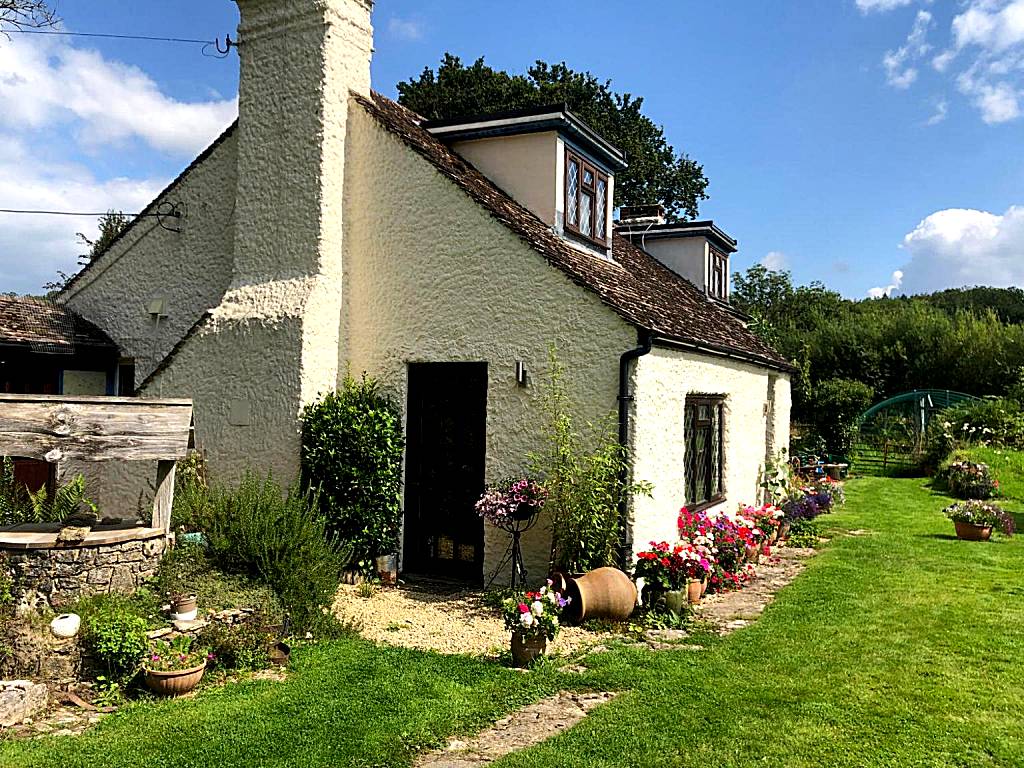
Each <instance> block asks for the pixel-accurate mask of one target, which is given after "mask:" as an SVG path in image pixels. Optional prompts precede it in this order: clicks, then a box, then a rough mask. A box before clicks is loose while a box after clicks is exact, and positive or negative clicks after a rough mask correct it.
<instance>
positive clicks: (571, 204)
mask: <svg viewBox="0 0 1024 768" xmlns="http://www.w3.org/2000/svg"><path fill="white" fill-rule="evenodd" d="M579 194H580V164H579V161H578V160H576V159H575V158H569V163H568V164H567V165H566V171H565V220H566V222H567V223H568V224H569V225H570V226H572V227H576V226H577V220H578V217H577V215H576V212H577V210H578V209H579Z"/></svg>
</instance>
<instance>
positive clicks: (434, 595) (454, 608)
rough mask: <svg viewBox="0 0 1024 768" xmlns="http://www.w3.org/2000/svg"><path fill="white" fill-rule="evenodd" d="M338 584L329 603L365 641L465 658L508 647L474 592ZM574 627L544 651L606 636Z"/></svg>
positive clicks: (497, 621)
mask: <svg viewBox="0 0 1024 768" xmlns="http://www.w3.org/2000/svg"><path fill="white" fill-rule="evenodd" d="M358 590H359V588H358V587H353V586H348V585H344V586H342V587H341V590H340V591H339V592H338V597H337V599H336V601H335V603H334V610H335V613H336V614H337V615H338V616H339V618H341V619H342V620H343V621H344V620H347V621H351V622H353V623H354V624H355V625H356V626H357V627H358V629H359V633H360V634H361V635H362V636H363V637H365V638H368V639H370V640H373V641H375V642H379V643H387V644H388V645H400V646H403V647H405V648H417V649H419V650H423V651H437V652H439V653H451V654H457V653H462V654H467V655H470V656H492V657H493V656H498V655H499V654H500V653H502V652H504V651H507V650H508V648H509V633H508V630H507V629H505V625H504V624H503V623H502V620H501V617H500V616H499V615H498V613H497V611H495V610H493V609H491V608H488V607H487V606H486V605H484V603H483V593H482V592H480V591H479V590H458V589H451V588H448V589H447V590H444V589H442V590H440V591H438V586H437V585H427V586H423V587H419V586H414V585H403V586H399V587H396V588H386V587H380V588H378V589H376V590H375V591H374V594H373V596H372V597H360V596H359V591H358ZM607 637H608V636H607V635H601V634H598V633H595V632H588V631H586V630H583V629H580V628H579V627H563V628H562V631H561V632H559V633H558V636H557V637H556V638H555V640H554V642H552V643H550V644H549V645H548V653H550V654H562V655H573V654H576V653H577V652H580V651H583V650H585V649H586V648H587V647H589V646H592V645H596V644H598V643H600V642H602V641H603V640H605V639H607Z"/></svg>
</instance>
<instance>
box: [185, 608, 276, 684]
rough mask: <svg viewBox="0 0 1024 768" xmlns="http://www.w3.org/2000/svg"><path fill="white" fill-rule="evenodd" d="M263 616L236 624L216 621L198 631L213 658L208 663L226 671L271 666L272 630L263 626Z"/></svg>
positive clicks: (256, 616) (201, 641)
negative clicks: (231, 624)
mask: <svg viewBox="0 0 1024 768" xmlns="http://www.w3.org/2000/svg"><path fill="white" fill-rule="evenodd" d="M263 624H264V618H263V617H262V616H260V615H254V616H252V617H251V618H250V619H249V620H248V621H245V622H243V623H241V624H237V625H234V626H229V625H227V624H222V623H219V622H214V623H212V624H210V625H209V626H207V627H205V628H204V629H203V630H202V632H200V633H199V638H198V642H199V644H200V645H201V646H202V647H203V648H206V649H208V650H209V652H210V653H211V654H212V656H213V658H212V659H210V662H209V665H210V667H211V668H213V669H221V670H224V671H253V670H257V669H266V668H267V667H269V666H270V657H269V649H270V646H271V644H272V643H273V642H274V636H273V634H272V633H271V632H270V631H269V630H267V629H266V628H265V627H264V626H263Z"/></svg>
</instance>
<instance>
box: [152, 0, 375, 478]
mask: <svg viewBox="0 0 1024 768" xmlns="http://www.w3.org/2000/svg"><path fill="white" fill-rule="evenodd" d="M235 1H236V2H237V3H238V8H239V11H240V12H241V23H240V25H239V29H238V39H239V44H238V45H239V47H238V52H239V58H240V60H241V76H240V83H239V104H238V113H239V115H238V127H237V129H236V135H235V138H236V142H237V171H238V177H237V191H236V197H235V221H234V224H235V230H234V245H233V273H232V279H231V284H230V286H229V287H228V290H227V292H226V293H225V295H224V297H223V298H222V300H221V303H220V304H219V305H218V306H217V307H215V308H214V309H213V310H212V311H211V313H210V317H209V319H208V320H207V321H206V322H205V323H204V324H203V326H202V327H201V328H200V329H199V330H198V332H197V334H196V338H193V339H191V340H190V341H189V343H188V344H186V345H185V347H184V348H183V349H182V350H181V353H180V355H179V357H180V358H181V359H182V362H181V363H180V364H179V365H176V366H172V370H170V371H168V372H167V374H166V375H165V376H164V378H165V379H167V381H168V387H179V388H181V389H183V390H185V391H189V392H194V393H195V401H196V408H197V418H196V424H197V438H198V437H201V438H202V442H203V444H204V446H205V447H206V448H207V449H208V451H209V454H210V455H211V456H212V457H216V456H219V455H235V454H237V453H238V451H237V445H238V444H240V443H242V444H244V445H245V446H246V451H245V452H243V453H244V454H246V455H245V462H246V463H247V464H248V465H249V466H251V467H253V468H256V469H257V470H258V471H260V472H264V471H266V470H267V469H272V470H273V472H274V476H275V477H276V478H278V479H280V480H282V481H283V482H288V481H290V480H291V478H293V477H295V476H296V474H297V471H298V460H299V429H298V426H299V425H298V415H299V413H300V411H301V410H302V408H303V406H304V405H306V404H308V403H310V402H312V401H313V400H315V399H316V398H317V396H318V395H319V394H321V393H326V392H329V391H333V390H334V388H335V387H336V386H337V381H338V372H339V370H344V366H343V364H342V363H341V362H340V359H339V358H340V352H339V339H340V335H341V334H340V329H341V322H342V280H343V264H342V257H343V253H344V242H343V240H344V231H345V230H344V213H345V205H344V187H345V158H346V134H347V127H348V117H349V110H350V109H357V108H358V106H356V105H355V104H354V102H353V101H352V99H351V93H352V92H353V91H354V92H356V93H363V94H368V93H369V92H370V56H371V53H372V50H373V32H372V28H371V25H370V12H371V10H372V8H373V3H372V2H371V1H370V0H235ZM225 193H226V194H228V193H229V192H228V191H227V190H225ZM231 446H234V451H232V450H231ZM217 469H218V471H219V472H220V473H222V474H223V475H224V476H227V477H232V476H237V473H238V472H239V471H240V470H241V469H244V466H223V465H221V466H218V467H217Z"/></svg>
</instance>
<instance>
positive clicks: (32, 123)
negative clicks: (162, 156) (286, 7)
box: [0, 38, 238, 156]
mask: <svg viewBox="0 0 1024 768" xmlns="http://www.w3.org/2000/svg"><path fill="white" fill-rule="evenodd" d="M0 103H2V104H3V109H2V110H0V127H6V128H8V129H11V128H15V129H39V128H44V127H52V126H54V125H55V124H68V125H69V127H70V128H71V129H72V130H74V131H75V132H76V134H77V137H78V138H79V140H80V141H81V142H82V143H83V144H84V145H86V146H91V147H98V146H101V145H110V144H114V145H117V144H123V143H124V142H125V141H127V140H129V139H139V140H141V141H143V142H145V143H146V144H148V145H149V146H151V147H152V148H154V149H157V150H160V151H163V152H169V153H174V154H176V155H179V156H189V155H194V154H197V153H198V152H199V151H201V150H202V149H203V147H205V146H206V145H208V144H209V143H210V141H211V140H212V139H213V138H214V137H215V136H216V135H217V134H219V133H220V132H221V131H222V130H224V128H226V127H227V125H228V124H229V123H230V122H231V120H233V119H234V117H235V116H236V115H237V113H238V103H237V99H219V100H213V101H201V102H182V101H178V100H176V99H174V98H172V97H170V96H168V95H166V94H165V93H163V92H162V91H161V90H160V88H159V86H158V85H157V84H156V83H155V82H154V81H153V79H152V78H150V77H149V75H147V74H146V73H145V72H143V71H142V70H140V69H138V68H137V67H134V66H130V65H127V64H123V63H121V62H118V61H111V60H108V59H106V58H104V57H103V55H102V54H100V53H99V52H97V51H94V50H86V49H80V48H75V47H73V46H72V45H71V44H69V43H68V42H66V41H65V40H51V39H36V38H30V39H26V40H23V39H17V40H10V41H4V42H3V44H2V45H0Z"/></svg>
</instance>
